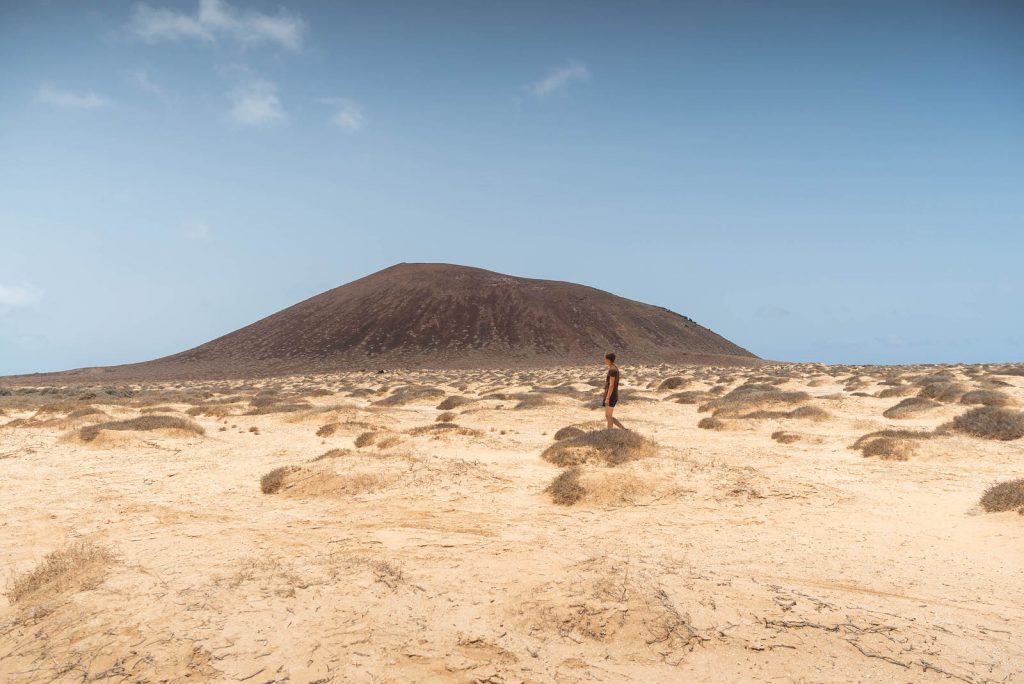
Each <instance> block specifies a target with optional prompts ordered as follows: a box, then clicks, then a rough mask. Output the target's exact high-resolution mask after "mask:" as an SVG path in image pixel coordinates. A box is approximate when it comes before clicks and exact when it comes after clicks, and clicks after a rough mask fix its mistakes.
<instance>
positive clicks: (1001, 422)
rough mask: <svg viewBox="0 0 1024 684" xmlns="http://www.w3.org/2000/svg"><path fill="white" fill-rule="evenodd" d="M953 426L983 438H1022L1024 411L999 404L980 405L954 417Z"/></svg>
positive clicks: (1023, 435) (1006, 439)
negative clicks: (999, 405) (1012, 409)
mask: <svg viewBox="0 0 1024 684" xmlns="http://www.w3.org/2000/svg"><path fill="white" fill-rule="evenodd" d="M952 428H953V429H954V430H956V431H958V432H963V433H965V434H968V435H971V436H973V437H981V438H983V439H997V440H1002V441H1009V440H1013V439H1020V438H1021V437H1024V412H1022V411H1011V410H1009V409H1005V408H1000V407H997V406H979V407H978V408H975V409H971V410H970V411H968V412H967V413H965V414H963V415H961V416H957V417H956V418H954V419H953V422H952Z"/></svg>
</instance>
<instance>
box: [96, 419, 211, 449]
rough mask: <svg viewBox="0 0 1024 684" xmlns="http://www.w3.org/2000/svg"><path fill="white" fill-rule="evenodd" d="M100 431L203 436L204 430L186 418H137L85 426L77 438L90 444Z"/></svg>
mask: <svg viewBox="0 0 1024 684" xmlns="http://www.w3.org/2000/svg"><path fill="white" fill-rule="evenodd" d="M102 430H121V431H148V430H176V431H181V432H188V433H191V434H194V435H205V434H206V430H204V429H203V428H202V426H201V425H197V424H196V423H193V422H192V421H191V420H188V419H186V418H179V417H177V416H160V415H155V416H139V417H138V418H129V419H128V420H115V421H111V422H109V423H97V424H95V425H86V426H85V427H83V428H81V429H80V430H79V431H78V437H79V439H81V440H82V441H83V442H91V441H93V440H94V439H96V438H97V437H98V436H99V434H100V432H101V431H102Z"/></svg>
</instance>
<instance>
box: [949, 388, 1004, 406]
mask: <svg viewBox="0 0 1024 684" xmlns="http://www.w3.org/2000/svg"><path fill="white" fill-rule="evenodd" d="M960 403H961V404H981V405H982V406H1009V405H1010V404H1012V403H1013V400H1012V399H1011V398H1010V397H1009V396H1007V395H1006V394H1003V393H1002V392H997V391H996V390H990V389H980V390H971V391H970V392H966V393H964V395H963V396H962V397H960Z"/></svg>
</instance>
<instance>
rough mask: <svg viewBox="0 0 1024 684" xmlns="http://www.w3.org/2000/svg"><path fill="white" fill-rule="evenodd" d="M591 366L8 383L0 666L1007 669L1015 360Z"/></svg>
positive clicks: (932, 674) (1023, 375)
mask: <svg viewBox="0 0 1024 684" xmlns="http://www.w3.org/2000/svg"><path fill="white" fill-rule="evenodd" d="M602 378H603V375H602V373H601V369H600V368H597V369H578V368H544V369H537V370H513V371H501V370H495V369H488V370H459V371H455V370H451V371H429V372H428V371H396V372H388V373H380V374H378V373H339V374H321V375H301V376H284V377H279V378H275V379H272V380H249V381H226V380H222V381H208V382H193V383H148V384H140V383H136V384H130V385H117V386H97V387H81V386H75V387H18V388H8V389H6V390H5V389H0V496H2V499H3V501H4V515H3V518H2V524H0V546H2V548H3V549H4V550H5V556H4V563H3V566H2V567H0V573H2V575H3V576H2V577H0V583H2V586H3V588H4V594H3V597H2V598H0V680H3V681H25V682H34V681H53V680H58V681H83V680H88V681H93V680H99V681H106V680H130V681H157V680H159V681H169V682H183V681H193V682H194V681H246V682H268V681H284V680H288V681H317V682H327V681H356V682H362V681H366V682H369V681H395V682H405V681H452V682H546V681H559V682H576V681H608V682H619V681H643V682H678V681H730V682H731V681H829V682H838V681H842V682H846V681H851V682H852V681H865V680H874V681H964V682H1022V681H1024V674H1022V673H1024V639H1022V638H1021V634H1022V632H1024V570H1022V568H1024V534H1022V531H1024V514H1022V512H1024V508H1020V509H1019V508H1018V503H1017V502H1018V501H1024V490H1022V489H1021V485H1020V484H1019V482H1020V481H1021V478H1024V458H1022V454H1024V438H1022V437H1021V436H1020V435H1021V434H1024V432H1020V429H1021V426H1024V414H1022V413H1021V406H1024V370H1022V369H1021V368H1020V367H1019V366H1018V367H1007V366H953V367H925V366H915V367H903V368H880V367H829V366H823V365H817V364H815V365H810V364H807V365H762V366H759V367H754V368H743V367H721V368H714V367H699V366H667V365H662V366H645V367H629V366H624V367H623V382H624V384H623V388H622V402H621V404H620V407H619V409H618V411H617V416H618V417H619V418H620V419H621V420H622V422H623V423H625V424H626V426H627V427H629V428H631V430H632V433H630V434H629V435H626V434H622V433H619V434H615V433H611V434H609V433H604V432H603V431H602V427H603V423H602V422H601V421H600V418H601V415H600V412H599V411H598V410H597V408H596V407H597V396H596V395H597V393H598V392H599V391H600V390H599V389H596V387H599V386H600V384H601V380H602ZM911 398H919V399H920V401H917V402H910V403H907V404H903V408H901V409H900V410H898V411H895V412H894V411H892V409H893V407H894V406H898V405H901V404H902V403H903V402H904V400H906V399H911ZM908 406H909V407H911V408H910V409H907V408H906V407H908ZM887 414H888V416H887ZM702 420H711V421H714V429H701V428H700V427H698V424H699V423H700V421H702ZM997 483H1003V484H1002V485H1001V486H1000V488H998V489H992V487H993V485H996V484H997ZM986 493H988V494H987V498H986V499H985V505H981V503H980V502H982V498H983V496H985V495H986ZM1022 505H1024V504H1022ZM990 510H991V511H993V512H987V511H990ZM1018 510H1020V511H1021V512H1018Z"/></svg>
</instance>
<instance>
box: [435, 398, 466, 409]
mask: <svg viewBox="0 0 1024 684" xmlns="http://www.w3.org/2000/svg"><path fill="white" fill-rule="evenodd" d="M471 403H473V399H470V398H469V397H463V396H459V395H457V394H453V395H452V396H450V397H445V399H444V401H442V402H441V403H440V404H438V405H437V410H438V411H451V410H452V409H455V408H458V407H460V406H465V405H466V404H471Z"/></svg>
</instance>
